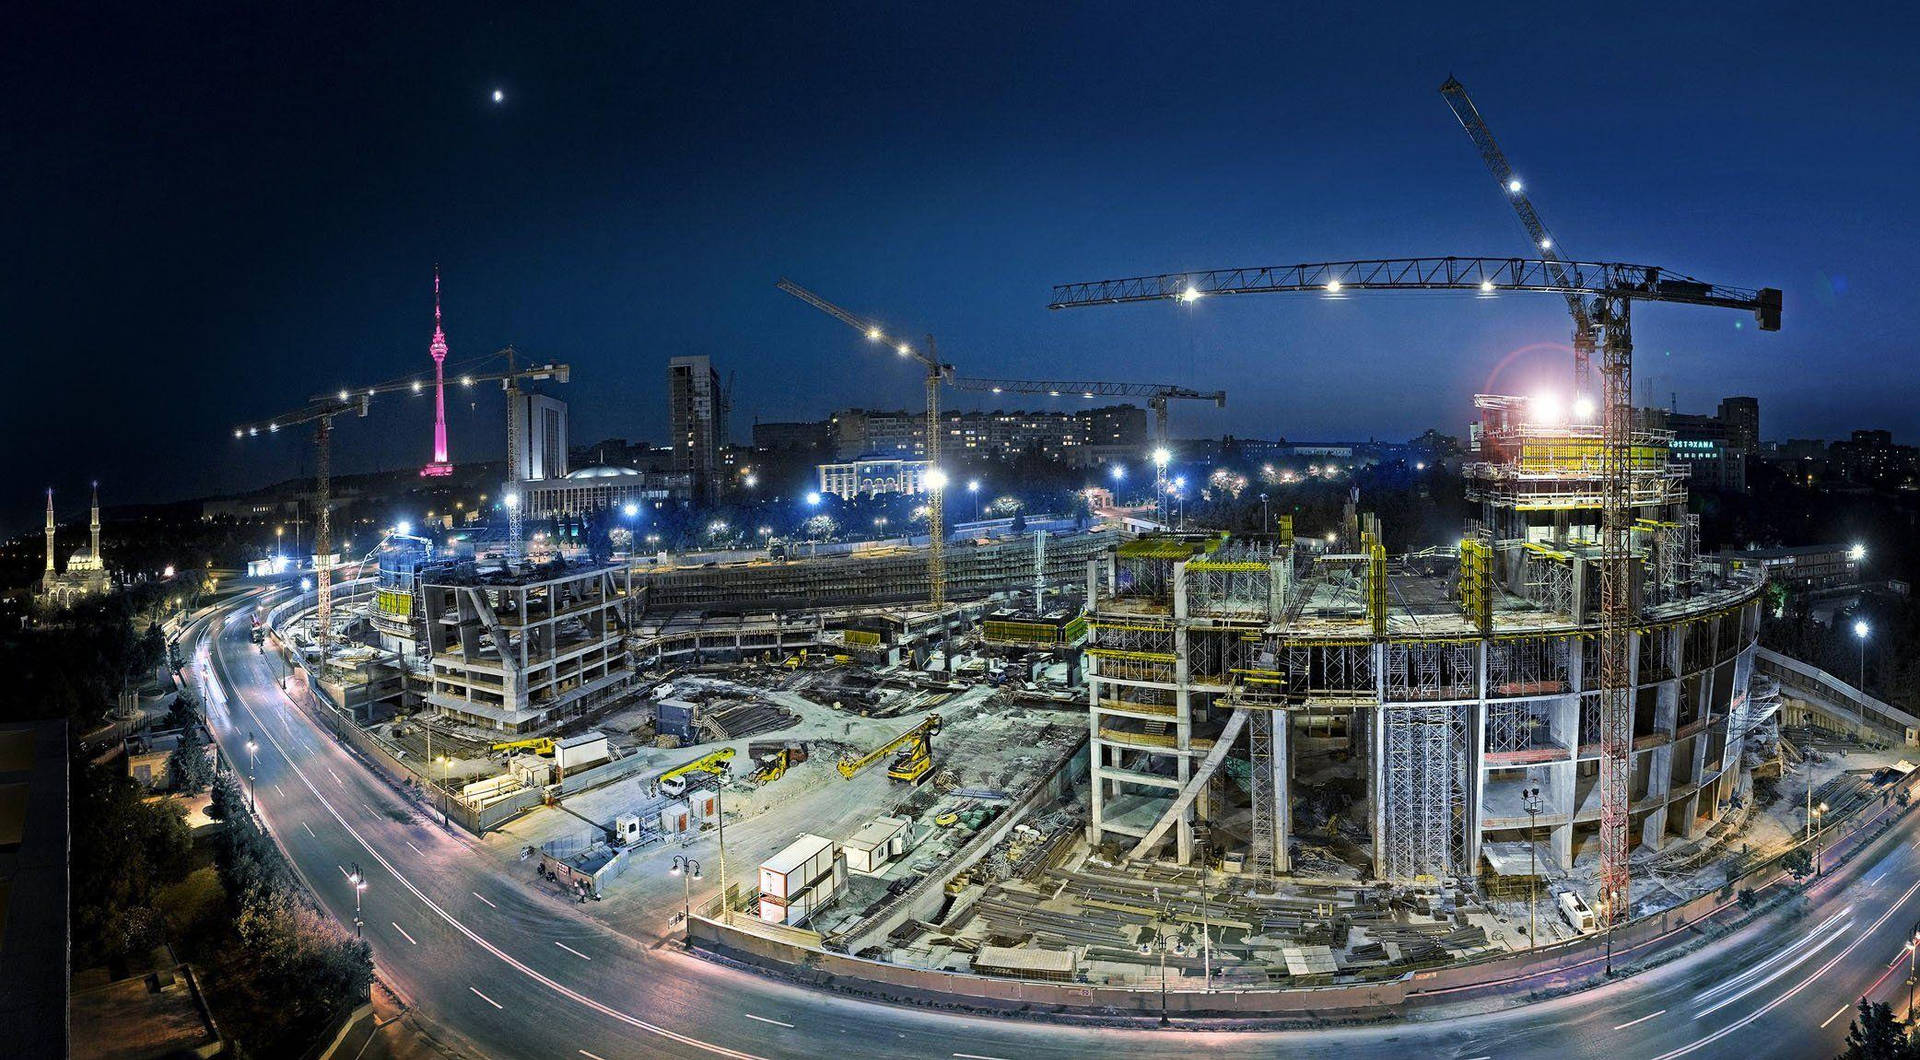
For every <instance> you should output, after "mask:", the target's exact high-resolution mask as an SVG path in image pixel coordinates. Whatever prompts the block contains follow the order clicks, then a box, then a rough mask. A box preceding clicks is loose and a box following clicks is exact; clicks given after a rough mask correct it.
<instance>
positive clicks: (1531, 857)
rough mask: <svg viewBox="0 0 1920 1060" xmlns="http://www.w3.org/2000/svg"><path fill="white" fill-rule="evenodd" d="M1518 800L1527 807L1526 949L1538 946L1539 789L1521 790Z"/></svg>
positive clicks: (1537, 786) (1535, 786)
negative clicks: (1536, 911)
mask: <svg viewBox="0 0 1920 1060" xmlns="http://www.w3.org/2000/svg"><path fill="white" fill-rule="evenodd" d="M1520 798H1521V799H1522V800H1523V801H1524V802H1525V804H1526V807H1527V817H1528V819H1529V821H1530V823H1529V825H1528V826H1527V949H1529V950H1532V949H1534V948H1535V947H1537V946H1538V945H1539V941H1540V935H1539V925H1538V923H1537V922H1536V921H1535V919H1534V915H1535V910H1536V909H1537V908H1538V907H1539V905H1540V866H1539V862H1538V861H1537V860H1536V858H1537V856H1538V853H1539V850H1540V787H1539V785H1537V784H1536V785H1534V786H1533V787H1530V788H1523V789H1522V790H1521V792H1520Z"/></svg>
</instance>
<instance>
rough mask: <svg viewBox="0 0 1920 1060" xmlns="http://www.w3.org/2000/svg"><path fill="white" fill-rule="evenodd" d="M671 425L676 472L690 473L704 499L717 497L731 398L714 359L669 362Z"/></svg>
mask: <svg viewBox="0 0 1920 1060" xmlns="http://www.w3.org/2000/svg"><path fill="white" fill-rule="evenodd" d="M667 424H668V428H669V430H670V431H671V437H670V438H669V439H668V441H669V443H670V444H671V445H672V447H673V469H674V470H675V471H685V472H690V473H691V474H692V475H693V477H694V481H695V484H696V489H697V490H699V491H700V493H701V495H702V496H703V497H705V498H707V499H712V498H713V497H715V496H717V495H718V486H719V484H718V482H717V481H716V476H715V471H716V469H717V468H718V466H719V452H720V447H721V446H723V445H725V444H727V398H726V391H725V390H724V389H723V388H722V387H721V386H720V373H719V372H717V371H715V370H714V368H713V361H712V359H711V358H707V357H675V358H673V359H672V360H670V361H668V362H667Z"/></svg>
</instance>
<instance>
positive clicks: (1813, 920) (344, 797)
mask: <svg viewBox="0 0 1920 1060" xmlns="http://www.w3.org/2000/svg"><path fill="white" fill-rule="evenodd" d="M246 611H247V608H246V607H245V606H237V607H235V608H234V609H231V610H227V611H222V612H219V613H215V614H211V615H207V616H203V617H201V618H200V619H198V620H197V621H196V622H195V623H194V624H193V625H192V626H191V627H190V628H189V629H188V630H187V632H186V633H185V635H184V636H183V638H182V644H183V647H184V648H185V649H186V653H187V657H188V659H189V660H190V661H191V662H193V663H196V664H200V663H207V664H210V667H209V669H210V672H211V674H212V675H213V677H214V679H215V682H214V683H215V684H216V685H217V686H218V687H216V688H214V689H211V690H209V694H208V695H207V697H206V699H207V714H208V720H209V722H210V725H211V727H212V729H213V732H214V736H215V738H216V739H217V740H218V741H219V743H220V745H221V746H222V748H223V749H224V750H225V751H226V754H227V756H228V759H229V761H231V762H233V763H234V764H235V766H236V767H237V768H241V769H245V768H246V767H247V763H248V759H249V755H248V752H247V750H246V744H247V740H248V736H249V733H252V734H254V735H255V736H256V737H257V740H258V746H259V750H258V752H257V753H256V755H255V756H254V762H253V770H254V777H255V779H254V784H253V787H254V791H255V793H256V798H257V802H258V807H259V812H260V815H261V817H262V819H263V820H264V821H265V822H266V824H267V826H268V828H269V829H270V830H271V831H272V833H273V835H274V837H275V838H276V840H277V841H278V842H279V844H280V845H281V847H282V848H283V849H284V850H285V851H286V853H287V855H288V856H289V857H290V858H291V859H292V861H293V863H294V864H295V866H296V867H297V869H298V870H299V871H300V873H301V874H302V875H303V876H304V877H305V879H306V880H307V882H308V884H309V886H311V887H312V889H313V890H314V892H315V893H316V894H317V895H318V897H319V900H320V901H321V903H322V904H323V905H324V906H325V907H326V908H327V910H328V911H329V912H330V913H331V914H332V915H334V916H335V917H338V918H339V919H340V921H341V922H342V923H346V924H349V925H350V924H352V923H353V922H354V918H355V905H354V888H353V885H352V884H351V882H349V881H348V879H347V873H348V871H350V870H351V869H352V868H353V867H354V866H355V865H356V864H357V865H358V866H359V868H360V869H361V870H362V871H363V872H364V874H365V876H366V879H367V885H368V886H367V889H366V890H365V891H364V892H363V894H362V896H361V902H362V912H361V916H362V919H363V922H364V927H363V930H364V931H365V934H366V937H367V938H368V940H369V941H370V942H371V944H372V947H373V954H374V962H375V964H376V966H377V967H378V969H379V973H380V975H381V977H382V978H383V979H384V980H385V981H387V982H388V983H390V984H392V985H393V986H394V987H395V988H396V989H397V990H398V991H399V992H400V993H401V994H402V995H404V996H405V998H407V999H408V1000H409V1001H410V1002H411V1003H412V1004H413V1006H414V1007H415V1009H416V1011H417V1012H418V1013H419V1014H420V1015H421V1016H422V1017H424V1018H425V1019H426V1020H428V1021H430V1022H431V1023H432V1024H433V1025H434V1027H435V1029H436V1031H437V1032H438V1033H441V1034H443V1035H444V1036H445V1038H446V1040H447V1041H448V1043H449V1044H451V1045H453V1046H455V1047H456V1048H461V1049H464V1050H465V1051H468V1052H471V1053H473V1054H477V1055H486V1056H493V1057H575V1058H582V1057H583V1058H586V1060H617V1058H625V1057H658V1056H681V1057H712V1056H716V1055H717V1056H730V1057H800V1056H808V1057H819V1056H831V1055H835V1054H840V1055H846V1056H859V1057H861V1058H863V1060H865V1058H868V1057H950V1058H954V1060H1015V1058H1018V1060H1030V1058H1045V1057H1068V1056H1085V1055H1089V1054H1096V1053H1111V1054H1115V1055H1127V1056H1134V1055H1172V1054H1177V1053H1184V1052H1204V1053H1205V1054H1207V1055H1209V1056H1229V1057H1231V1056H1247V1057H1255V1056H1258V1057H1275V1056H1303V1057H1304V1056H1328V1055H1339V1056H1342V1057H1393V1058H1395V1060H1406V1058H1410V1057H1421V1058H1426V1057H1434V1058H1453V1060H1475V1058H1488V1060H1505V1058H1509V1057H1553V1058H1556V1060H1567V1058H1573V1057H1589V1056H1590V1057H1645V1058H1657V1060H1677V1058H1679V1057H1682V1056H1686V1057H1740V1058H1748V1060H1750V1058H1753V1057H1772V1056H1782V1057H1824V1056H1831V1055H1833V1054H1835V1053H1837V1052H1838V1051H1839V1050H1840V1048H1841V1045H1842V1042H1843V1040H1844V1038H1845V1035H1846V1031H1847V1023H1848V1020H1849V1019H1850V1018H1851V1017H1852V1005H1853V1004H1854V1001H1855V1000H1856V999H1857V998H1859V997H1861V996H1862V995H1867V996H1871V997H1873V998H1874V999H1876V1000H1893V1001H1895V1002H1896V1003H1895V1009H1896V1011H1904V1009H1905V1006H1906V1001H1907V990H1908V987H1907V985H1906V972H1907V963H1908V956H1907V951H1906V950H1905V949H1904V946H1905V944H1906V941H1907V939H1908V938H1910V937H1912V935H1913V933H1914V932H1915V930H1916V928H1917V927H1920V847H1917V846H1916V843H1915V838H1916V836H1917V835H1920V813H1915V814H1912V815H1909V816H1908V817H1906V818H1905V819H1903V820H1902V821H1901V822H1899V823H1898V824H1897V825H1896V826H1895V827H1894V828H1893V829H1891V830H1890V831H1889V832H1888V833H1887V834H1886V835H1885V836H1883V837H1881V838H1879V839H1877V840H1875V841H1874V842H1873V843H1872V844H1871V846H1870V848H1869V849H1868V850H1866V851H1865V852H1864V853H1862V854H1861V856H1859V857H1857V858H1855V859H1854V860H1853V862H1852V863H1850V865H1849V866H1848V867H1847V868H1846V869H1845V870H1844V871H1842V872H1838V873H1836V874H1834V875H1833V876H1831V877H1829V878H1828V879H1826V880H1824V881H1822V882H1821V883H1820V884H1819V885H1818V886H1816V887H1815V888H1814V889H1813V890H1812V891H1811V892H1810V893H1809V895H1808V896H1807V898H1806V899H1805V900H1796V901H1795V902H1794V903H1793V905H1794V910H1793V911H1792V912H1790V913H1787V914H1785V915H1782V916H1777V917H1765V918H1762V919H1761V920H1760V921H1758V922H1756V923H1755V924H1753V925H1749V926H1748V927H1746V928H1743V929H1742V930H1740V931H1738V932H1735V933H1733V934H1732V935H1730V936H1728V937H1726V938H1724V939H1721V940H1719V941H1717V942H1714V943H1712V944H1711V945H1709V946H1706V947H1703V948H1701V949H1700V950H1698V951H1696V952H1694V953H1692V954H1689V955H1687V956H1684V957H1680V958H1678V959H1676V960H1674V961H1671V962H1669V963H1667V964H1665V965H1663V966H1661V967H1659V968H1656V969H1653V970H1652V971H1648V972H1645V973H1642V974H1639V975H1635V976H1632V977H1629V978H1624V979H1621V980H1618V981H1614V982H1611V983H1608V984H1606V985H1603V986H1600V987H1597V988H1594V989H1590V990H1586V991H1582V992H1579V993H1575V994H1570V995H1566V996H1562V997H1559V998H1555V999H1551V1000H1546V1001H1540V1002H1536V1003H1534V1004H1530V1005H1521V1006H1510V1007H1498V1006H1497V1005H1489V1004H1488V1003H1486V1002H1482V1003H1480V1004H1479V1005H1478V1006H1477V1008H1478V1009H1480V1010H1486V1009H1489V1008H1493V1009H1495V1010H1493V1011H1465V1009H1467V1008H1468V1006H1462V1009H1463V1011H1462V1012H1461V1013H1460V1014H1458V1015H1448V1016H1446V1017H1445V1018H1439V1017H1426V1018H1421V1019H1419V1020H1392V1021H1386V1022H1382V1023H1379V1024H1373V1025H1368V1026H1361V1027H1334V1028H1327V1029H1312V1030H1287V1031H1273V1030H1252V1029H1217V1025H1216V1026H1215V1027H1209V1028H1207V1029H1198V1028H1196V1027H1195V1026H1193V1025H1192V1024H1189V1023H1186V1022H1184V1021H1176V1022H1175V1025H1174V1026H1173V1028H1171V1029H1159V1028H1155V1027H1152V1026H1147V1025H1142V1026H1139V1027H1100V1026H1090V1025H1087V1024H1083V1023H1074V1022H1045V1021H1039V1020H1021V1019H1011V1018H994V1017H970V1016H959V1015H952V1014H948V1013H942V1012H935V1011H927V1010H921V1009H916V1008H909V1007H902V1006H893V1005H884V1004H875V1003H870V1002H862V1001H856V1000H853V999H850V998H846V997H842V996H839V995H835V994H830V993H825V992H821V991H815V990H811V989H807V988H803V987H800V986H796V985H793V984H789V983H784V982H781V981H778V980H774V979H769V978H766V977H763V976H760V975H757V974H754V973H751V972H745V971H741V970H739V969H735V968H731V967H728V966H724V965H720V964H716V963H714V962H711V961H707V960H703V959H700V958H698V957H694V956H690V955H688V954H686V953H683V952H681V951H680V948H679V946H678V944H677V943H676V942H672V941H662V940H658V939H635V938H632V937H630V936H627V935H623V934H621V933H619V932H616V931H614V930H612V929H611V928H609V927H607V926H605V925H603V924H600V923H598V922H596V921H594V920H592V919H590V918H587V917H584V916H582V915H580V912H579V909H578V907H577V906H574V905H572V904H569V903H568V902H566V901H564V900H562V899H561V898H560V897H558V896H557V895H554V894H551V893H548V892H545V891H541V890H537V889H535V888H534V887H533V886H532V880H533V877H532V873H531V871H529V872H527V873H526V874H525V875H524V877H522V876H519V875H514V874H503V873H502V872H501V871H500V869H499V864H498V862H497V861H496V860H495V859H494V858H493V857H492V856H490V855H488V854H486V853H484V852H481V851H478V850H476V849H474V844H473V841H472V840H471V839H470V838H469V837H466V836H464V835H462V834H459V833H458V831H457V829H456V830H453V831H449V830H448V829H446V828H443V827H442V826H441V825H440V823H439V821H438V820H437V819H430V818H429V816H428V815H426V814H425V813H423V812H421V811H420V810H419V808H418V807H417V806H416V805H415V804H413V803H411V802H409V801H408V800H406V799H405V798H403V797H401V796H400V795H399V794H398V793H396V792H394V791H393V790H392V789H391V788H389V787H388V786H387V785H386V784H385V783H384V782H383V781H381V780H380V779H379V777H378V776H376V775H375V774H373V773H372V772H371V770H370V769H368V768H367V767H365V766H363V765H361V764H360V762H359V761H358V760H357V759H356V758H354V757H353V756H352V755H351V754H349V753H348V751H347V750H346V749H345V748H343V747H342V746H340V745H339V744H338V743H337V742H336V741H335V740H334V739H333V738H332V737H331V736H330V735H329V734H328V733H327V732H326V731H325V730H324V729H323V728H321V727H319V726H318V725H317V724H316V723H315V722H313V721H312V720H311V719H310V718H308V717H307V716H306V715H305V713H303V712H302V711H301V710H300V709H299V708H298V707H296V706H294V705H293V704H292V703H291V702H290V701H289V700H288V699H287V698H286V696H285V695H284V694H283V692H282V691H281V689H280V686H279V684H278V681H279V673H280V664H279V663H278V662H277V661H276V660H273V659H272V658H271V657H269V656H264V655H262V654H260V653H259V652H258V651H257V650H256V649H255V647H254V645H253V644H252V643H251V642H250V641H249V638H248V623H247V620H246ZM712 875H713V874H711V873H709V874H708V880H707V881H705V882H707V884H708V885H709V894H711V893H712V883H713V880H712ZM669 915H670V911H669V910H662V914H661V918H660V919H661V922H662V923H663V924H664V923H665V922H666V921H667V918H668V916H669Z"/></svg>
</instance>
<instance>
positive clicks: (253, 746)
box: [247, 733, 260, 813]
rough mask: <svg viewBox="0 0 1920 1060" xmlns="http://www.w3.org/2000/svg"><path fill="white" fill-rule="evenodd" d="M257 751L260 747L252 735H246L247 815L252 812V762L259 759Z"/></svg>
mask: <svg viewBox="0 0 1920 1060" xmlns="http://www.w3.org/2000/svg"><path fill="white" fill-rule="evenodd" d="M259 750H260V745H259V744H258V743H256V742H254V739H253V734H252V733H248V734H247V812H248V813H252V812H253V791H254V787H255V785H254V780H253V774H254V770H253V765H254V762H255V761H257V760H258V759H259V757H260V756H259V754H258V752H259Z"/></svg>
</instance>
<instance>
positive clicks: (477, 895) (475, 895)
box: [467, 891, 500, 909]
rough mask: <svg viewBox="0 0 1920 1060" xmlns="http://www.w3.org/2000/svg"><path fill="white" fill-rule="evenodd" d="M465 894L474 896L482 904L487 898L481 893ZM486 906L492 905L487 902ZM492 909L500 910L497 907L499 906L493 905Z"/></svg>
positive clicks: (470, 892)
mask: <svg viewBox="0 0 1920 1060" xmlns="http://www.w3.org/2000/svg"><path fill="white" fill-rule="evenodd" d="M467 893H468V894H471V895H473V896H474V897H475V898H478V899H480V900H481V901H483V902H487V896H486V895H484V894H481V893H480V892H479V891H468V892H467ZM487 904H488V905H493V903H492V902H487ZM493 907H494V908H495V909H498V908H500V907H499V906H497V905H493Z"/></svg>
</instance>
